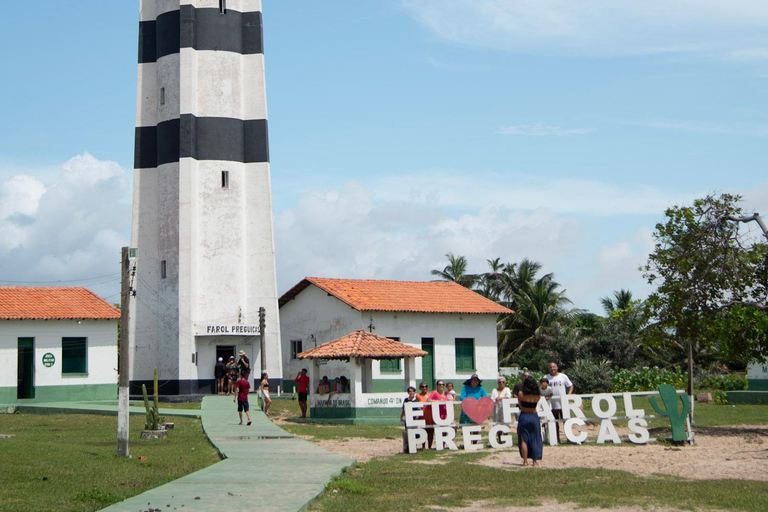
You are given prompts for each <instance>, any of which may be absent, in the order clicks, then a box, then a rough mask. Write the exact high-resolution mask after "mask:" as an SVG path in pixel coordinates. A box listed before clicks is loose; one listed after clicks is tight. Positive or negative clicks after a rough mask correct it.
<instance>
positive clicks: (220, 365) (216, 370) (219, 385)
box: [213, 357, 227, 395]
mask: <svg viewBox="0 0 768 512" xmlns="http://www.w3.org/2000/svg"><path fill="white" fill-rule="evenodd" d="M226 375H227V367H226V366H224V358H223V357H220V358H219V360H218V361H216V366H214V367H213V376H214V377H215V378H216V392H217V393H218V394H220V395H223V394H224V377H226Z"/></svg>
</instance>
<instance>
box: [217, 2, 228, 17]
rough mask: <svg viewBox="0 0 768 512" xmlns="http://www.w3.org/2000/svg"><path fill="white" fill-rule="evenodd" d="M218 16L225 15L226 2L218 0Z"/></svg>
mask: <svg viewBox="0 0 768 512" xmlns="http://www.w3.org/2000/svg"><path fill="white" fill-rule="evenodd" d="M219 14H227V0H219Z"/></svg>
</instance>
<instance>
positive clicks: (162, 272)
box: [160, 260, 166, 279]
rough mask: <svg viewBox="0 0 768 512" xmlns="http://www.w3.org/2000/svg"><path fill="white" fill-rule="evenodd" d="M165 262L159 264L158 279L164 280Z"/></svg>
mask: <svg viewBox="0 0 768 512" xmlns="http://www.w3.org/2000/svg"><path fill="white" fill-rule="evenodd" d="M165 266H166V265H165V260H163V261H161V262H160V278H161V279H165V276H166V272H165Z"/></svg>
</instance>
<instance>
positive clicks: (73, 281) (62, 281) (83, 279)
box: [0, 272, 120, 284]
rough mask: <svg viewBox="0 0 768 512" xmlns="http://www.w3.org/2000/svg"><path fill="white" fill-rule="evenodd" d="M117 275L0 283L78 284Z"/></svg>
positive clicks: (3, 280) (117, 273) (4, 281)
mask: <svg viewBox="0 0 768 512" xmlns="http://www.w3.org/2000/svg"><path fill="white" fill-rule="evenodd" d="M119 275H120V272H116V273H114V274H106V275H103V276H94V277H84V278H82V279H70V280H66V281H64V280H59V281H8V280H5V279H0V283H13V284H22V283H27V284H57V283H79V282H82V281H92V280H94V279H103V278H105V277H114V276H119ZM105 282H109V281H105ZM95 284H103V283H95Z"/></svg>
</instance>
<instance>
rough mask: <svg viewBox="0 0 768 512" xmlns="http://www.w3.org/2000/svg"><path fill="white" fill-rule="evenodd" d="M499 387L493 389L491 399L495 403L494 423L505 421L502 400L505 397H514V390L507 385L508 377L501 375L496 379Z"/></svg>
mask: <svg viewBox="0 0 768 512" xmlns="http://www.w3.org/2000/svg"><path fill="white" fill-rule="evenodd" d="M496 382H497V383H498V387H497V388H496V389H494V390H493V391H491V400H493V403H494V404H495V407H494V408H493V421H494V423H503V422H504V414H503V413H502V410H503V409H502V407H501V401H502V400H504V399H505V398H512V390H510V389H509V388H508V387H507V379H505V378H504V377H499V379H498V380H497V381H496Z"/></svg>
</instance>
